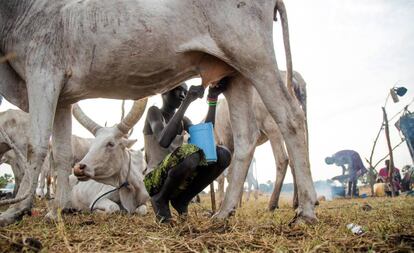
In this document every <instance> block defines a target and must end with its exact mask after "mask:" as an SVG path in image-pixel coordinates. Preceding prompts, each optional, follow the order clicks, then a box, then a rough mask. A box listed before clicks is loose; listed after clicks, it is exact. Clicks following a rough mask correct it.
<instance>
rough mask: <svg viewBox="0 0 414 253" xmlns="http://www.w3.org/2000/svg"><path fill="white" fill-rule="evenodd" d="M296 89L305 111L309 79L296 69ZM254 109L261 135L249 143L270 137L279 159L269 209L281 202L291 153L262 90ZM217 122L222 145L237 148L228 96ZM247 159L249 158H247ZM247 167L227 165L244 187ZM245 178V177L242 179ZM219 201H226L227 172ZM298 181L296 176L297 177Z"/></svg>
mask: <svg viewBox="0 0 414 253" xmlns="http://www.w3.org/2000/svg"><path fill="white" fill-rule="evenodd" d="M281 74H284V72H283V71H281ZM293 89H294V91H295V97H296V98H297V99H298V101H299V103H300V105H301V107H302V109H303V111H304V113H305V115H306V114H307V113H306V110H307V109H306V103H307V102H306V100H307V96H306V82H305V81H304V79H303V77H302V76H301V75H300V74H299V73H298V72H296V71H294V72H293ZM253 110H254V112H255V114H254V115H255V122H256V129H255V132H256V133H258V134H259V135H260V137H259V138H258V139H257V140H256V142H250V143H249V144H248V145H249V146H251V147H252V148H253V150H254V149H255V148H256V147H257V146H260V145H262V144H264V143H266V142H267V141H270V144H271V147H272V151H273V156H274V159H275V163H276V183H275V188H274V189H273V193H272V196H271V198H270V201H269V205H268V209H269V210H270V211H273V210H275V209H276V208H277V207H278V202H279V196H280V192H281V189H282V185H283V180H284V178H285V175H286V171H287V166H288V163H289V157H288V155H287V152H286V150H285V147H284V139H283V136H282V134H281V131H280V128H279V127H278V124H276V123H275V121H274V120H273V118H272V117H271V115H270V114H269V112H268V111H267V110H266V108H265V105H264V104H263V102H262V101H261V99H260V97H259V94H257V92H254V95H253ZM216 122H217V123H216V126H215V132H214V133H215V137H216V140H217V142H218V143H219V144H220V145H225V146H226V147H229V149H230V151H232V152H235V151H237V149H238V148H239V147H238V146H235V145H234V141H233V139H234V133H233V131H232V125H231V122H230V116H229V109H228V105H227V101H226V100H224V99H223V100H220V101H219V104H218V106H217V113H216ZM239 138H241V137H239ZM246 159H247V158H246ZM250 163H251V160H248V161H247V162H244V163H243V164H245V165H246V164H250ZM248 166H249V165H247V166H246V167H244V168H243V167H242V168H237V169H232V168H234V165H233V164H231V165H230V168H229V169H228V170H229V171H230V172H229V173H237V174H241V176H240V177H238V179H239V180H240V181H238V182H237V183H235V184H237V185H238V186H239V187H241V188H243V183H244V180H245V178H246V174H243V173H247V169H248ZM241 180H242V181H241ZM218 181H219V201H220V202H222V201H223V195H224V193H223V192H224V176H222V177H221V178H220V179H219V180H218ZM295 182H296V180H295ZM232 187H233V188H228V191H236V190H238V191H240V189H235V188H234V187H235V186H234V184H233V186H232ZM294 195H295V196H296V186H295V194H294ZM223 205H226V203H223ZM297 205H298V203H297V199H296V198H294V207H297Z"/></svg>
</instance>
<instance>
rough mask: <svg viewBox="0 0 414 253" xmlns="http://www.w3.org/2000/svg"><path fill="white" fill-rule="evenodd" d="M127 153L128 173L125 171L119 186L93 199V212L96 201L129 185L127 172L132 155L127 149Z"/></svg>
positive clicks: (129, 168) (129, 169)
mask: <svg viewBox="0 0 414 253" xmlns="http://www.w3.org/2000/svg"><path fill="white" fill-rule="evenodd" d="M127 153H128V154H129V156H128V157H129V161H128V173H127V177H126V179H125V182H123V183H122V184H121V185H120V186H118V187H116V188H115V189H112V190H110V191H107V192H105V193H104V194H102V195H101V196H99V197H98V198H96V199H95V201H94V202H93V203H92V206H91V212H93V210H94V207H95V204H96V202H98V201H99V200H100V199H102V198H103V197H104V196H106V195H108V194H110V193H113V192H115V191H118V190H120V189H121V188H123V187H128V185H129V183H128V177H129V172H130V171H131V156H132V155H131V153H130V152H129V151H127Z"/></svg>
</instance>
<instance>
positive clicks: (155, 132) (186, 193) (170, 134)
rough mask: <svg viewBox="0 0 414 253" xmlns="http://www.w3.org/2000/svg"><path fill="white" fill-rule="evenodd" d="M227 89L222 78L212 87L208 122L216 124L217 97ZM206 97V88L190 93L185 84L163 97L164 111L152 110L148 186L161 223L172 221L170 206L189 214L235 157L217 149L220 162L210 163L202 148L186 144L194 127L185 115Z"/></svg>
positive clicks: (147, 128)
mask: <svg viewBox="0 0 414 253" xmlns="http://www.w3.org/2000/svg"><path fill="white" fill-rule="evenodd" d="M226 86H227V84H226V79H222V80H221V81H220V82H219V84H218V85H217V86H216V87H214V88H209V91H208V92H209V93H208V104H209V109H208V113H207V117H206V120H205V122H211V123H212V124H213V125H214V119H215V112H216V107H215V106H216V101H217V97H218V96H219V94H220V93H222V92H223V91H224V90H225V89H226ZM203 94H204V87H203V86H201V85H200V86H192V87H190V89H189V90H187V86H186V84H185V83H183V84H181V85H180V86H178V87H177V88H175V89H173V90H171V91H168V92H166V93H164V94H162V101H163V105H162V107H161V108H158V107H155V106H152V107H151V108H149V110H148V114H147V118H146V121H145V125H144V130H143V132H144V141H145V155H146V160H147V164H148V165H147V166H148V167H147V171H149V172H147V173H148V174H146V176H145V179H144V183H145V188H146V189H147V191H148V193H149V195H150V196H151V202H152V206H153V209H154V212H155V214H156V217H157V219H158V220H159V221H160V222H169V221H171V217H172V216H171V211H170V207H169V203H171V205H172V207H173V208H174V209H175V210H177V212H178V214H179V215H180V216H181V215H186V214H187V212H188V204H189V203H190V201H191V200H192V199H193V198H194V197H195V196H196V195H197V194H198V193H200V192H201V191H202V190H203V189H204V188H205V187H207V186H208V185H209V184H210V183H211V182H212V181H213V180H214V179H216V178H217V177H218V176H219V175H220V174H221V173H222V172H223V171H224V169H225V168H226V167H228V166H229V164H230V161H231V154H230V152H229V151H228V149H227V148H225V147H219V146H218V147H217V161H216V162H207V160H206V159H205V155H204V153H203V151H202V150H201V149H199V148H198V147H197V146H195V145H192V144H187V143H184V138H183V137H184V134H185V133H186V132H188V129H189V127H190V126H191V125H192V123H191V121H190V120H189V119H188V118H187V117H185V116H184V113H185V111H186V110H187V108H188V106H189V105H190V104H191V103H192V102H193V101H194V100H196V99H197V98H202V97H203ZM177 109H178V110H177Z"/></svg>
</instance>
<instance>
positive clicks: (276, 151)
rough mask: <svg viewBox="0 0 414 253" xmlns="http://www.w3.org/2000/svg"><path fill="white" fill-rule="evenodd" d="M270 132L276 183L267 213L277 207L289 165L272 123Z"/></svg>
mask: <svg viewBox="0 0 414 253" xmlns="http://www.w3.org/2000/svg"><path fill="white" fill-rule="evenodd" d="M272 123H273V125H272V132H271V133H270V134H268V138H269V141H270V145H271V146H272V151H273V157H274V159H275V163H276V181H275V187H274V189H273V193H272V196H271V197H270V201H269V206H268V208H269V211H274V210H275V209H276V208H278V207H279V197H280V192H281V190H282V186H283V181H284V179H285V176H286V171H287V166H288V163H289V159H288V156H287V154H286V151H285V147H284V145H283V138H282V134H281V133H280V131H279V129H278V128H277V125H276V124H274V122H272Z"/></svg>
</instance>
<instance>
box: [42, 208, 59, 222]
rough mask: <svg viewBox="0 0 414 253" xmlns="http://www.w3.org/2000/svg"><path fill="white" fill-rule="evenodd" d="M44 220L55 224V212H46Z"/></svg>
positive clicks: (56, 217) (56, 218)
mask: <svg viewBox="0 0 414 253" xmlns="http://www.w3.org/2000/svg"><path fill="white" fill-rule="evenodd" d="M45 220H46V221H48V222H53V223H54V222H56V221H57V220H58V216H57V212H56V210H50V211H49V212H47V214H46V215H45Z"/></svg>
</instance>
